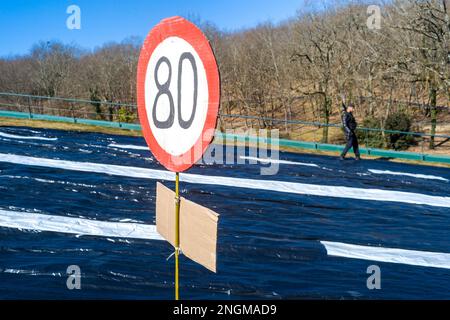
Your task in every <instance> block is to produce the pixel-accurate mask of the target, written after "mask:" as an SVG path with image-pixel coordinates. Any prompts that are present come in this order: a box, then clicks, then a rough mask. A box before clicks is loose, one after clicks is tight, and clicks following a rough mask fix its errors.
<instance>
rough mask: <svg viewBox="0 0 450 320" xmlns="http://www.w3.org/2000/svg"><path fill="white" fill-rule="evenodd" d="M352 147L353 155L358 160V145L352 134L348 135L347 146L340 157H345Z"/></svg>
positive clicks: (354, 135)
mask: <svg viewBox="0 0 450 320" xmlns="http://www.w3.org/2000/svg"><path fill="white" fill-rule="evenodd" d="M351 147H353V152H354V153H355V156H356V157H357V158H359V144H358V138H357V137H356V134H355V133H354V132H351V133H350V134H349V135H347V144H346V145H345V148H344V150H343V151H342V153H341V157H345V155H346V154H347V152H348V150H350V148H351Z"/></svg>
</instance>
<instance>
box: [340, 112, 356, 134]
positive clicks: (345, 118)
mask: <svg viewBox="0 0 450 320" xmlns="http://www.w3.org/2000/svg"><path fill="white" fill-rule="evenodd" d="M342 124H343V125H344V129H345V133H346V134H347V135H349V134H350V133H355V130H356V127H357V125H358V124H357V123H356V120H355V117H353V114H352V113H351V112H347V111H344V112H343V113H342Z"/></svg>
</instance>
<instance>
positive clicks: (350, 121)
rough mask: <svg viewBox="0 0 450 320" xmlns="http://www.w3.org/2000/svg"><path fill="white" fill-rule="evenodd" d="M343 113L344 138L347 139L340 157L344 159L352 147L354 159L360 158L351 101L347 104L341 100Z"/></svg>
mask: <svg viewBox="0 0 450 320" xmlns="http://www.w3.org/2000/svg"><path fill="white" fill-rule="evenodd" d="M342 107H343V109H344V110H343V113H342V124H343V125H344V131H345V138H346V140H347V144H346V145H345V148H344V150H343V151H342V153H341V156H340V159H341V160H344V159H345V156H346V155H347V152H348V151H349V150H350V148H352V147H353V152H354V153H355V160H361V157H360V154H359V144H358V138H357V136H356V133H355V130H356V127H357V126H358V124H357V123H356V120H355V117H354V116H353V111H354V110H355V106H354V105H353V103H349V104H348V105H346V104H345V102H344V101H342Z"/></svg>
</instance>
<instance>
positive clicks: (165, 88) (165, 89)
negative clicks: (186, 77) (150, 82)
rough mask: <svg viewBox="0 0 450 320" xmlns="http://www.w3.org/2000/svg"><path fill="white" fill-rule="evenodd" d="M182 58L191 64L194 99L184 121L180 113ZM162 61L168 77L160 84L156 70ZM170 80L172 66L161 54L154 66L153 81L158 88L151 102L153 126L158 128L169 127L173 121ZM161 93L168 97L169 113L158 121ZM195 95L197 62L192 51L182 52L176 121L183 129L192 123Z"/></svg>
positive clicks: (194, 110)
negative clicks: (158, 105) (165, 117)
mask: <svg viewBox="0 0 450 320" xmlns="http://www.w3.org/2000/svg"><path fill="white" fill-rule="evenodd" d="M184 60H189V62H190V63H191V66H192V70H193V72H194V100H193V104H192V112H191V116H190V118H189V120H187V121H185V120H184V119H183V117H182V115H181V81H182V76H183V61H184ZM163 62H164V63H166V64H167V66H168V68H169V77H168V78H167V81H166V82H165V83H163V84H161V83H159V80H158V71H159V68H160V67H161V64H162V63H163ZM171 80H172V66H171V64H170V61H169V59H167V57H164V56H163V57H161V58H160V59H159V60H158V62H157V63H156V67H155V82H156V87H157V88H158V93H157V95H156V97H155V102H154V103H153V110H152V117H153V122H154V123H155V126H156V127H157V128H159V129H168V128H171V127H172V126H173V121H174V118H175V106H174V103H173V96H172V93H171V92H170V90H169V87H170V82H171ZM162 95H167V97H168V99H169V107H170V113H169V117H168V118H167V119H166V120H164V121H159V120H158V119H156V106H157V104H158V100H159V97H161V96H162ZM197 96H198V74H197V64H196V63H195V58H194V56H193V55H192V53H190V52H184V53H183V54H182V55H181V57H180V60H179V62H178V97H177V98H178V99H177V103H178V123H179V124H180V127H181V128H183V129H188V128H190V126H191V125H192V122H193V121H194V117H195V112H196V110H197Z"/></svg>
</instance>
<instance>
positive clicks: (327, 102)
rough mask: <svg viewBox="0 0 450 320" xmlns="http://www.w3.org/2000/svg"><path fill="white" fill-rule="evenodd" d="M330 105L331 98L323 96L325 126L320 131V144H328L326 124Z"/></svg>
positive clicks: (328, 121) (328, 119) (328, 120)
mask: <svg viewBox="0 0 450 320" xmlns="http://www.w3.org/2000/svg"><path fill="white" fill-rule="evenodd" d="M331 103H332V102H331V98H330V97H329V96H327V95H325V101H324V108H323V120H324V122H325V124H326V126H324V127H323V131H322V143H328V124H329V123H330V113H331Z"/></svg>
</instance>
